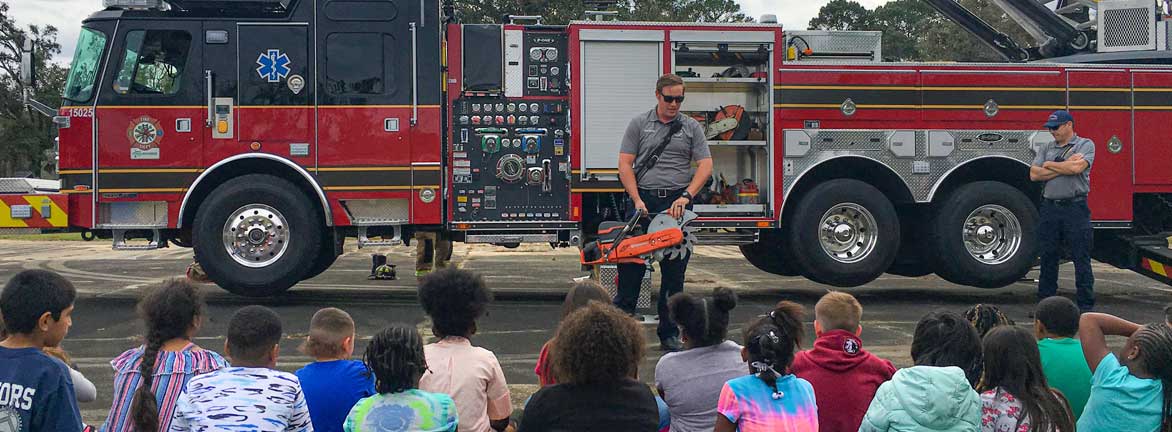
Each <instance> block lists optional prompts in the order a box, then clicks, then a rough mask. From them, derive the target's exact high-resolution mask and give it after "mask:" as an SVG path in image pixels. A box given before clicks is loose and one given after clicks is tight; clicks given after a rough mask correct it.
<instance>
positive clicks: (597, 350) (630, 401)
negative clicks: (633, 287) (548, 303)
mask: <svg viewBox="0 0 1172 432" xmlns="http://www.w3.org/2000/svg"><path fill="white" fill-rule="evenodd" d="M644 349H645V348H644V341H643V329H642V328H641V327H640V326H639V323H638V322H636V321H635V320H634V319H632V318H631V317H629V316H627V314H625V313H623V311H621V310H619V309H618V308H616V307H614V306H612V305H610V304H607V303H602V302H590V304H588V305H586V306H585V307H583V308H580V309H578V310H577V311H575V312H574V313H571V314H570V315H569V316H567V317H566V319H565V320H563V321H562V324H561V326H559V327H558V335H557V338H555V339H554V346H553V348H552V350H553V352H554V353H556V354H557V355H556V356H555V357H554V364H553V369H554V370H556V371H557V373H558V378H559V379H560V380H561V382H560V383H558V384H554V385H551V386H546V387H542V388H541V390H538V391H537V393H534V394H533V398H532V399H530V400H529V404H528V405H526V407H525V416H524V417H522V419H521V427H520V431H521V432H543V431H558V432H579V431H580V432H589V431H624V432H655V431H656V430H658V424H659V423H660V421H659V417H660V416H659V413H658V412H657V411H658V410H657V407H656V405H657V404H656V402H655V396H654V395H653V394H652V393H651V389H649V388H647V385H646V384H644V383H642V382H640V381H639V380H638V375H639V361H640V360H641V359H642V358H643V352H644ZM461 430H463V429H461Z"/></svg>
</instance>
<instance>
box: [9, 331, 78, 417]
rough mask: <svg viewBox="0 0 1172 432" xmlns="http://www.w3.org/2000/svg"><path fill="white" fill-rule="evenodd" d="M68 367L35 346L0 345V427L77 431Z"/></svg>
mask: <svg viewBox="0 0 1172 432" xmlns="http://www.w3.org/2000/svg"><path fill="white" fill-rule="evenodd" d="M81 427H82V425H81V411H80V410H78V408H77V396H75V395H74V393H73V380H72V379H71V378H70V377H69V368H68V367H67V366H65V363H62V362H61V361H60V360H57V359H55V358H52V357H49V356H47V355H45V354H44V353H42V352H41V350H39V349H36V348H19V349H9V348H4V347H0V430H16V431H21V432H26V431H27V432H31V431H80V430H81Z"/></svg>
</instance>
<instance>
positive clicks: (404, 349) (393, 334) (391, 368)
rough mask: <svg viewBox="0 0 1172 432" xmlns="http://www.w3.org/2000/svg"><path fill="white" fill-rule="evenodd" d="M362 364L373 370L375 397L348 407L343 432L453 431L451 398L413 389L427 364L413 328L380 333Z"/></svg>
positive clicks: (456, 422) (395, 327)
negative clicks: (348, 410)
mask: <svg viewBox="0 0 1172 432" xmlns="http://www.w3.org/2000/svg"><path fill="white" fill-rule="evenodd" d="M363 360H364V361H365V363H366V366H367V367H369V368H370V370H371V371H373V372H374V379H375V388H376V389H377V390H378V393H377V394H375V395H374V396H370V397H367V398H363V399H362V400H360V401H358V403H357V404H355V405H354V407H353V408H351V409H350V414H349V415H348V416H346V421H345V426H344V427H343V429H344V430H345V431H346V432H383V431H387V430H402V431H420V432H456V427H457V426H458V425H459V420H458V419H457V417H456V403H455V402H453V401H452V398H451V397H450V396H448V395H446V394H441V393H428V392H425V391H423V390H419V389H418V387H419V378H420V377H421V376H423V372H424V371H426V370H427V360H425V359H424V358H423V338H421V337H420V336H419V331H417V330H415V327H412V326H407V325H402V324H395V325H392V326H390V327H387V328H385V329H382V331H379V332H378V333H377V334H375V335H374V338H373V339H371V340H370V344H369V345H367V346H366V355H365V356H363ZM315 421H316V419H315ZM387 425H391V426H392V428H387V427H386V426H387Z"/></svg>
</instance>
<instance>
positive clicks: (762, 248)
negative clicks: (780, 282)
mask: <svg viewBox="0 0 1172 432" xmlns="http://www.w3.org/2000/svg"><path fill="white" fill-rule="evenodd" d="M787 245H788V243H787V242H786V236H785V235H784V234H783V233H782V231H781V230H762V231H761V234H760V237H759V238H758V239H757V242H756V243H750V244H745V245H741V246H740V248H741V255H744V256H745V259H746V260H748V261H749V264H752V265H753V267H757V268H758V269H760V270H761V271H764V272H766V273H771V274H775V275H779V276H801V275H802V272H800V271H798V268H797V266H796V265H795V263H794V259H793V253H791V252H789V250H788V249H787Z"/></svg>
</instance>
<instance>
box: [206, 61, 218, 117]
mask: <svg viewBox="0 0 1172 432" xmlns="http://www.w3.org/2000/svg"><path fill="white" fill-rule="evenodd" d="M203 78H204V81H205V84H206V85H207V103H208V117H207V119H206V120H205V121H204V125H205V126H207V127H212V117H215V116H216V115H215V113H214V112H212V107H213V106H214V105H215V104H214V103H213V101H212V71H211V69H205V70H204V71H203Z"/></svg>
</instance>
